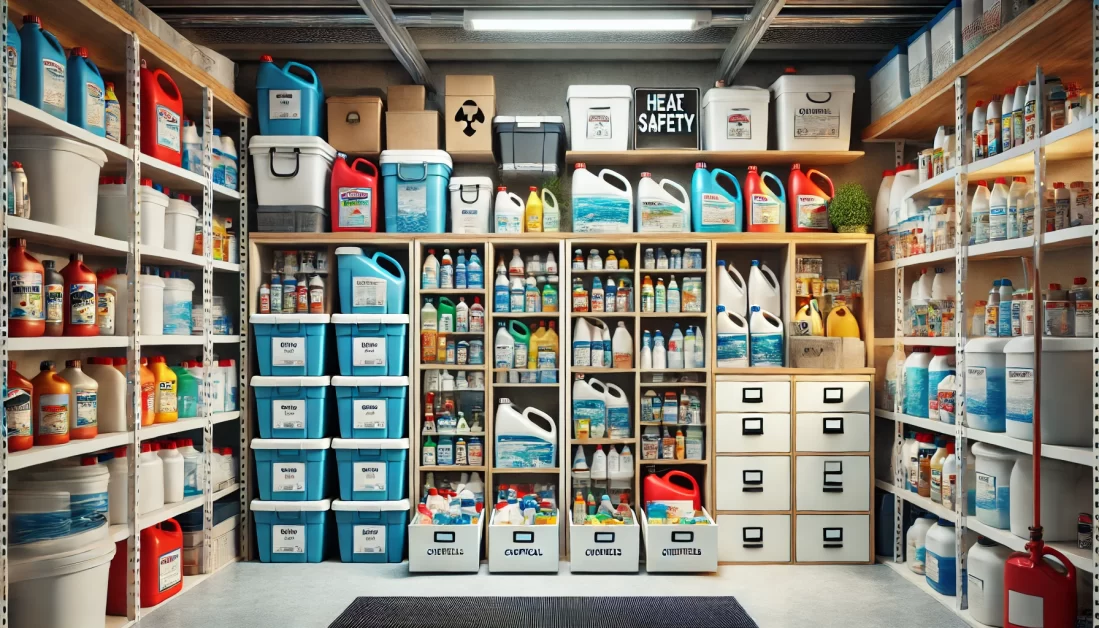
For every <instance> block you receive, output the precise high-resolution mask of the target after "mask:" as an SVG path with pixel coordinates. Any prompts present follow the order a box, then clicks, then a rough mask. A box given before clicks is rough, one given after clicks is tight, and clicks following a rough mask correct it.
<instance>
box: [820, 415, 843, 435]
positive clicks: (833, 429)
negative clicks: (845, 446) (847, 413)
mask: <svg viewBox="0 0 1099 628" xmlns="http://www.w3.org/2000/svg"><path fill="white" fill-rule="evenodd" d="M824 433H825V434H843V417H841V416H826V417H824Z"/></svg>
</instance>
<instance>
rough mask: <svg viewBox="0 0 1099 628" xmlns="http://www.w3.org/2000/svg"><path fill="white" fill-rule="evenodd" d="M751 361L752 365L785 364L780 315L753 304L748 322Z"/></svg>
mask: <svg viewBox="0 0 1099 628" xmlns="http://www.w3.org/2000/svg"><path fill="white" fill-rule="evenodd" d="M748 329H749V333H750V338H749V342H748V348H749V356H750V359H749V363H750V365H751V366H765V367H781V366H785V356H786V353H785V350H784V348H783V341H782V338H783V327H782V321H781V320H780V319H779V317H778V316H776V315H775V314H772V313H771V312H768V311H765V310H762V309H760V306H758V305H755V304H753V305H752V318H751V319H750V321H749V323H748Z"/></svg>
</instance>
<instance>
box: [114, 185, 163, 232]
mask: <svg viewBox="0 0 1099 628" xmlns="http://www.w3.org/2000/svg"><path fill="white" fill-rule="evenodd" d="M168 204H169V199H168V195H167V194H165V193H163V192H160V191H158V190H157V189H156V188H154V187H153V181H152V179H142V180H141V244H142V246H153V247H158V248H160V247H163V246H164V212H165V211H166V210H167V209H168ZM125 226H126V228H127V229H129V220H128V219H127V222H126V223H125Z"/></svg>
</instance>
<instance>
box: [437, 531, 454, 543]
mask: <svg viewBox="0 0 1099 628" xmlns="http://www.w3.org/2000/svg"><path fill="white" fill-rule="evenodd" d="M435 542H436V543H453V542H454V533H453V532H436V533H435Z"/></svg>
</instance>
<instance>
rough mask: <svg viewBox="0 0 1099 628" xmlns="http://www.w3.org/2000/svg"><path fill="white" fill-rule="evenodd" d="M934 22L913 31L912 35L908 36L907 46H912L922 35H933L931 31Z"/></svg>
mask: <svg viewBox="0 0 1099 628" xmlns="http://www.w3.org/2000/svg"><path fill="white" fill-rule="evenodd" d="M934 23H935V22H934V21H931V22H928V23H927V24H924V25H923V28H921V29H920V30H918V31H916V32H915V33H912V36H911V37H909V38H908V44H907V46H911V45H912V44H913V42H915V41H916V40H917V39H919V38H920V36H921V35H925V34H927V35H928V37H930V36H931V35H930V34H929V33H930V32H931V25H932V24H934Z"/></svg>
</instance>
